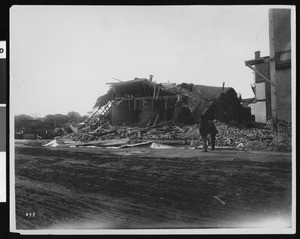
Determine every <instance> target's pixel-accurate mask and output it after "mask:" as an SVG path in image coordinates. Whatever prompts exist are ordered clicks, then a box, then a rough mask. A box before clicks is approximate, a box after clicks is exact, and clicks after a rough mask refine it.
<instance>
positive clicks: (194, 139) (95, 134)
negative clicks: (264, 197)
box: [56, 117, 291, 151]
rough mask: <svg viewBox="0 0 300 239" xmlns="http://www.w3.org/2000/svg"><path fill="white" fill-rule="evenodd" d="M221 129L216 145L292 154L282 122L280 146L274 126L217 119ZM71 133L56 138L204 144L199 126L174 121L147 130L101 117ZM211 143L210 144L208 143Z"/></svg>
mask: <svg viewBox="0 0 300 239" xmlns="http://www.w3.org/2000/svg"><path fill="white" fill-rule="evenodd" d="M214 122H215V125H216V127H217V129H218V134H217V135H216V146H217V147H225V148H226V147H227V148H236V149H239V150H245V151H248V150H255V151H256V150H264V151H278V150H280V151H291V124H290V123H287V122H280V123H279V124H278V132H279V134H280V135H281V138H282V140H281V141H282V142H284V143H281V144H280V145H279V147H277V146H275V145H274V144H273V142H272V141H273V134H272V123H271V122H270V121H269V122H267V123H266V124H260V123H251V124H250V125H249V124H248V125H239V124H237V123H235V122H232V123H230V124H228V123H223V122H220V121H217V120H215V121H214ZM70 128H71V130H72V131H73V132H72V133H69V134H65V135H63V136H59V137H56V139H57V140H59V141H60V142H68V141H77V142H78V141H79V142H88V141H101V140H119V139H124V138H128V139H129V140H130V142H131V143H137V142H143V141H144V142H145V141H159V142H161V143H166V144H168V143H169V144H188V145H192V146H195V147H199V146H201V145H202V142H201V141H202V139H201V137H200V133H199V127H198V125H197V124H194V125H181V126H179V125H177V124H176V123H175V122H173V121H167V122H163V123H161V124H158V125H152V126H148V127H146V128H139V127H129V126H125V125H124V126H114V125H111V124H110V122H109V120H107V119H106V118H104V117H103V118H101V117H94V118H92V119H89V120H88V121H87V122H85V123H84V124H82V125H79V126H70ZM209 143H210V142H209Z"/></svg>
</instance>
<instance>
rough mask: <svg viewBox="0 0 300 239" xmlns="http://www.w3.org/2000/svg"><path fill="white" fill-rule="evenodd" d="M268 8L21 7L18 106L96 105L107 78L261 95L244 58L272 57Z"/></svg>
mask: <svg viewBox="0 0 300 239" xmlns="http://www.w3.org/2000/svg"><path fill="white" fill-rule="evenodd" d="M268 8H269V7H268V6H239V7H237V6H235V7H233V6H218V7H217V6H176V7H175V6H143V7H140V6H139V7H129V6H123V7H121V6H119V7H116V6H51V7H50V6H13V7H12V8H11V10H10V80H11V94H10V98H11V109H12V110H13V112H14V114H23V113H25V114H29V115H38V116H41V117H43V116H45V115H46V114H53V113H62V114H67V113H68V112H69V111H77V112H79V113H80V114H82V115H84V114H86V113H87V112H88V111H91V110H92V107H93V106H94V104H95V102H96V99H97V98H98V96H100V95H103V94H105V93H106V92H107V90H108V88H109V86H108V85H107V84H106V83H107V82H116V81H115V80H114V79H113V78H117V79H120V80H123V81H127V80H133V79H134V78H135V77H140V78H148V77H149V74H152V75H154V78H153V79H154V80H155V81H156V82H158V83H165V82H170V83H182V82H186V83H194V84H202V85H211V86H222V82H225V86H228V87H229V86H230V87H233V88H234V89H235V90H236V92H237V93H241V94H242V97H243V98H248V97H253V93H252V90H251V83H253V79H254V76H253V72H252V70H251V69H249V68H248V67H246V66H245V63H244V61H245V60H249V59H253V58H254V52H255V51H261V55H262V56H267V55H269V28H268Z"/></svg>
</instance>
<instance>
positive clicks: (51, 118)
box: [43, 114, 68, 130]
mask: <svg viewBox="0 0 300 239" xmlns="http://www.w3.org/2000/svg"><path fill="white" fill-rule="evenodd" d="M66 123H68V116H67V115H63V114H55V115H51V114H49V115H46V116H45V117H44V118H43V127H44V129H48V130H50V129H55V128H60V127H63V126H64V125H65V124H66Z"/></svg>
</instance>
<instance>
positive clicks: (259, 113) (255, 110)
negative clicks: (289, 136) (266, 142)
mask: <svg viewBox="0 0 300 239" xmlns="http://www.w3.org/2000/svg"><path fill="white" fill-rule="evenodd" d="M249 106H250V108H251V114H252V115H255V122H260V123H266V122H267V117H266V115H267V109H266V102H264V101H262V102H256V103H253V104H250V105H249Z"/></svg>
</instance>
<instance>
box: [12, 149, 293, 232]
mask: <svg viewBox="0 0 300 239" xmlns="http://www.w3.org/2000/svg"><path fill="white" fill-rule="evenodd" d="M291 167H292V165H291V156H290V155H289V154H275V153H273V154H272V153H263V152H260V153H249V152H248V153H247V152H239V151H229V150H216V151H215V152H212V151H210V152H208V153H203V152H201V151H200V150H191V149H186V148H175V149H149V148H131V149H91V148H89V149H86V148H44V147H28V146H22V145H17V147H16V152H15V171H16V177H15V179H16V185H15V191H16V196H15V199H16V225H17V229H66V228H69V229H70V228H72V229H81V228H90V229H100V228H114V229H115V228H137V229H139V228H155V229H156V228H218V227H222V228H226V227H251V226H253V225H257V223H259V222H260V221H265V220H264V219H267V218H273V219H283V220H285V222H286V223H287V224H285V226H289V225H290V214H291V172H292V170H291ZM255 223H256V224H255ZM258 225H261V224H258ZM261 226H263V225H261Z"/></svg>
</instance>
